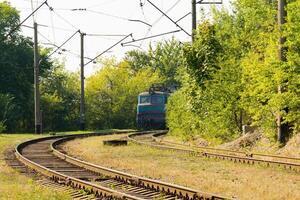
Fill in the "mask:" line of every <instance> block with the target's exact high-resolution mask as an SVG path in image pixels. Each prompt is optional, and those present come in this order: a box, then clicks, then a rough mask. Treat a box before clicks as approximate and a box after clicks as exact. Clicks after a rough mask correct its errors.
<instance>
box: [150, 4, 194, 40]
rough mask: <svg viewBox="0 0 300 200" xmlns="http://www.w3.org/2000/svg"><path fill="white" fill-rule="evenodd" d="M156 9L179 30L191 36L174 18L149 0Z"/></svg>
mask: <svg viewBox="0 0 300 200" xmlns="http://www.w3.org/2000/svg"><path fill="white" fill-rule="evenodd" d="M147 1H148V2H149V3H150V4H151V5H152V6H153V7H154V8H156V9H157V10H158V11H159V12H161V13H162V14H163V15H164V16H166V17H167V18H168V19H169V20H170V21H171V22H173V23H174V24H175V25H176V26H177V27H178V28H180V29H181V30H182V31H183V32H185V33H186V34H187V35H188V36H191V34H189V33H188V32H187V31H186V30H184V29H183V28H182V27H181V26H180V25H179V24H178V23H177V22H175V21H174V20H173V19H172V18H170V17H169V16H168V15H167V14H166V13H164V12H163V11H162V10H161V9H160V8H158V7H157V6H156V5H155V4H153V3H152V2H151V1H150V0H147Z"/></svg>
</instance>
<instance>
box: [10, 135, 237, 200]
mask: <svg viewBox="0 0 300 200" xmlns="http://www.w3.org/2000/svg"><path fill="white" fill-rule="evenodd" d="M96 135H97V134H81V135H70V136H52V137H46V138H39V139H34V140H30V141H27V142H24V143H21V144H20V145H18V146H17V147H16V149H15V155H16V157H17V159H18V160H19V161H20V162H21V163H23V164H24V165H26V166H27V167H29V168H31V169H33V170H34V171H36V172H38V173H40V174H42V175H44V176H46V177H48V178H49V179H51V180H52V181H54V182H55V183H56V184H59V185H61V186H68V187H72V188H76V189H80V190H81V191H84V193H85V194H86V195H90V194H92V195H90V196H88V197H87V196H86V195H85V196H82V195H78V197H76V198H77V199H135V200H140V199H166V200H172V199H184V200H190V199H191V200H192V199H194V200H196V199H199V200H200V199H203V200H204V199H205V200H209V199H231V198H227V197H224V196H220V195H215V194H209V193H205V192H202V191H197V190H193V189H190V188H186V187H181V186H178V185H173V184H169V183H165V182H161V181H157V180H152V179H148V178H143V177H138V176H134V175H131V174H127V173H124V172H120V171H116V170H112V169H109V168H105V167H102V166H97V165H94V164H91V163H88V162H84V161H82V160H79V159H76V158H73V157H71V156H68V155H67V154H66V153H65V152H63V151H62V150H61V148H60V147H61V145H63V143H64V142H66V141H69V140H73V139H76V138H83V137H88V136H96ZM47 184H48V183H47ZM55 187H57V188H60V186H57V185H55Z"/></svg>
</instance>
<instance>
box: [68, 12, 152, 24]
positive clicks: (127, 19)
mask: <svg viewBox="0 0 300 200" xmlns="http://www.w3.org/2000/svg"><path fill="white" fill-rule="evenodd" d="M70 11H87V12H92V13H96V14H99V15H104V16H107V17H113V18H116V19H120V20H125V21H130V22H139V23H142V24H145V25H147V26H150V27H151V25H150V24H149V23H147V22H145V21H142V20H139V19H129V18H126V17H120V16H117V15H112V14H109V13H105V12H101V11H95V10H90V9H86V8H73V9H71V10H70Z"/></svg>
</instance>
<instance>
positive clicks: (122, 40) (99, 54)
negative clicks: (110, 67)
mask: <svg viewBox="0 0 300 200" xmlns="http://www.w3.org/2000/svg"><path fill="white" fill-rule="evenodd" d="M129 36H131V37H132V33H130V34H128V35H127V36H125V37H124V38H122V39H121V40H120V41H118V42H117V43H115V44H113V45H112V46H111V47H109V48H107V49H106V50H105V51H103V52H102V53H100V54H98V55H97V56H96V57H94V58H93V59H92V60H90V61H89V62H87V63H86V64H84V66H86V65H88V64H89V63H91V62H93V61H94V60H96V59H97V58H98V57H100V56H102V55H103V54H104V53H106V52H107V51H109V50H111V49H112V48H114V47H115V46H117V45H118V44H119V43H121V42H122V41H124V40H125V39H126V38H128V37H129Z"/></svg>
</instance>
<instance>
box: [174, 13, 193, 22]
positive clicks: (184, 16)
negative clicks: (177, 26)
mask: <svg viewBox="0 0 300 200" xmlns="http://www.w3.org/2000/svg"><path fill="white" fill-rule="evenodd" d="M190 14H192V13H191V12H188V13H187V14H185V15H183V16H182V17H180V18H179V19H178V20H177V21H176V23H177V22H179V21H181V20H182V19H184V18H186V17H187V16H189V15H190Z"/></svg>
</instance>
